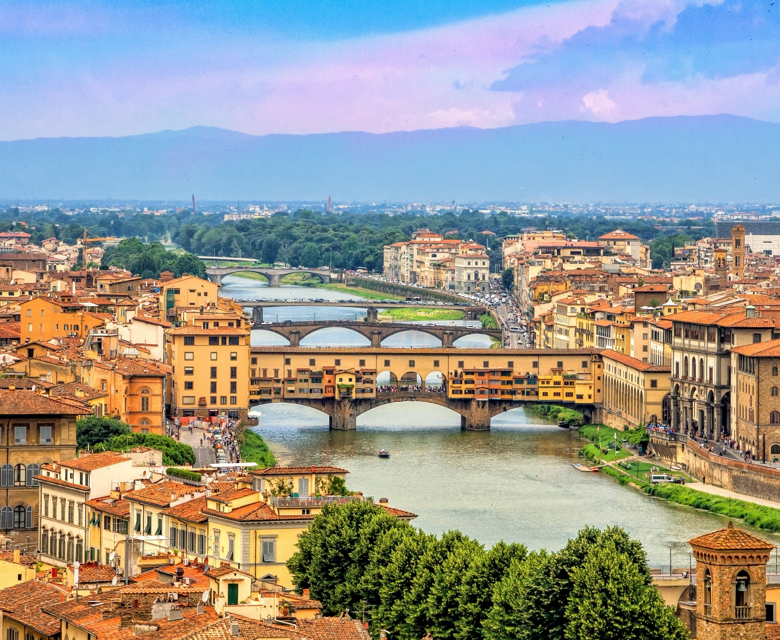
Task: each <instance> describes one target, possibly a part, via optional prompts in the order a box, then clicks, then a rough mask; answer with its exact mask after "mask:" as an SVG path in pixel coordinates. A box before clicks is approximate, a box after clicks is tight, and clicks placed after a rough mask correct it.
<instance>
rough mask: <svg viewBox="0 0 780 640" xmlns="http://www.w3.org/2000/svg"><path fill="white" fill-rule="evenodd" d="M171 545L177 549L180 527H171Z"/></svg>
mask: <svg viewBox="0 0 780 640" xmlns="http://www.w3.org/2000/svg"><path fill="white" fill-rule="evenodd" d="M170 538H171V540H170V544H171V547H172V548H174V549H175V548H176V543H177V541H178V539H179V528H178V527H173V526H172V527H171V529H170Z"/></svg>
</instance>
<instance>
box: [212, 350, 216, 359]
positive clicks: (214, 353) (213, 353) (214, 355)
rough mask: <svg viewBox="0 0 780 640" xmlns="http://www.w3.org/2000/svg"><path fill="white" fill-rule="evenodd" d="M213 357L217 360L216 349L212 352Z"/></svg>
mask: <svg viewBox="0 0 780 640" xmlns="http://www.w3.org/2000/svg"><path fill="white" fill-rule="evenodd" d="M211 359H212V360H216V359H217V352H216V351H212V352H211Z"/></svg>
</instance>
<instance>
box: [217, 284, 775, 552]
mask: <svg viewBox="0 0 780 640" xmlns="http://www.w3.org/2000/svg"><path fill="white" fill-rule="evenodd" d="M224 285H225V286H224V287H223V290H222V294H223V295H228V296H233V297H236V298H243V299H263V298H279V299H282V300H284V299H293V298H302V297H306V298H324V299H334V298H335V299H344V298H347V297H350V296H347V295H346V294H342V293H338V292H334V291H329V290H325V289H313V288H303V287H280V288H273V289H269V288H267V287H266V286H265V285H264V284H262V283H258V282H256V281H251V280H245V279H241V278H225V280H224ZM313 313H314V309H313V308H311V309H306V308H302V307H297V308H287V309H279V310H278V316H279V320H280V321H282V320H295V319H302V320H303V319H311V318H312V314H313ZM276 314H277V311H276V310H275V309H266V311H265V318H266V320H276V317H275V316H276ZM316 314H317V319H320V318H322V319H331V320H337V319H339V318H345V319H352V318H353V317H354V315H355V314H357V317H358V318H359V317H360V315H361V313H360V310H359V309H352V308H342V309H339V308H334V307H330V308H317V309H316ZM395 339H396V342H394V343H392V346H427V345H428V344H431V343H430V342H428V341H429V340H431V338H429V337H428V336H425V335H424V334H403V335H401V336H396V337H395ZM464 340H466V342H465V344H464V342H459V343H458V344H462V345H463V346H482V345H484V344H486V343H485V342H483V341H482V338H475V339H471V338H469V339H464ZM366 342H367V341H365V340H364V339H363V338H362V336H357V335H356V334H353V333H351V332H348V331H347V330H343V329H329V330H326V331H322V332H318V334H317V335H313V336H311V337H310V338H308V339H306V340H304V341H302V343H303V344H309V345H312V346H314V345H320V346H326V345H347V344H349V345H362V344H365V343H366ZM252 343H253V344H258V345H259V344H286V341H284V340H283V339H281V338H279V337H277V336H275V335H274V334H269V333H268V332H262V331H253V334H252ZM385 344H386V345H387V346H391V344H390V343H389V341H388V342H386V343H385ZM433 344H437V341H435V340H434V341H433ZM259 411H260V412H261V414H262V415H261V418H260V426H259V427H258V428H257V429H256V430H257V432H258V433H259V434H260V435H261V436H262V437H263V438H264V439H265V441H266V442H267V443H268V445H269V447H270V448H271V450H272V451H273V452H274V454H275V455H276V457H277V459H278V460H279V462H280V463H281V464H296V465H297V464H301V465H307V464H331V465H335V466H338V467H343V468H346V469H348V470H349V471H350V474H349V475H348V476H347V484H348V486H349V487H350V488H351V489H353V490H360V491H362V492H363V493H364V494H365V495H368V496H373V497H374V498H375V499H378V498H383V497H384V498H388V499H389V501H390V504H391V505H393V506H396V507H399V508H401V509H407V510H409V511H413V512H414V513H416V514H418V518H417V519H416V520H414V521H413V524H414V525H416V526H418V527H420V528H422V529H424V530H425V531H429V532H436V533H439V532H442V531H446V530H448V529H459V530H461V531H463V532H464V533H466V534H468V535H469V536H472V537H474V538H476V539H478V540H479V541H480V542H482V543H484V544H486V545H490V544H493V543H494V542H497V541H498V540H501V539H503V540H506V541H512V542H522V543H524V544H526V545H527V546H528V547H529V548H530V549H541V548H546V549H550V550H556V549H559V548H560V547H561V546H563V545H564V544H565V543H566V540H567V539H568V538H570V537H572V536H574V535H575V534H576V533H577V531H578V530H579V529H580V528H582V527H583V526H585V525H593V526H597V527H607V526H610V525H618V526H621V527H623V528H625V529H626V530H627V531H628V532H629V533H630V534H631V535H632V536H634V537H636V538H638V539H639V540H641V542H642V543H643V545H644V547H645V549H646V551H647V553H648V556H649V560H650V564H651V566H656V567H660V566H663V567H668V566H669V549H670V547H671V549H672V557H673V563H674V565H675V567H685V566H688V563H689V551H690V548H689V546H688V545H687V544H686V542H687V540H690V539H691V538H693V537H694V536H697V535H699V534H702V533H705V532H707V531H711V530H713V529H717V528H720V527H723V526H725V525H726V522H727V521H726V520H725V519H724V518H721V517H719V516H715V515H712V514H709V513H706V512H701V511H695V510H693V509H689V508H686V507H681V506H678V505H674V504H671V503H667V502H664V501H661V500H657V499H655V498H650V497H648V496H646V495H644V494H642V493H640V492H638V491H636V490H633V489H631V488H630V487H621V486H620V485H619V484H618V483H617V482H615V481H614V480H613V479H611V478H609V477H607V476H604V475H603V474H599V473H582V472H580V471H577V470H576V469H574V468H573V467H572V466H571V465H572V463H573V462H577V461H578V457H577V452H578V451H579V450H580V449H581V448H582V446H583V444H584V443H583V441H582V440H581V439H580V438H579V437H578V436H577V434H576V432H570V431H567V430H564V429H560V428H558V427H557V426H554V425H548V424H545V423H543V422H542V421H540V420H539V419H537V418H536V417H534V416H532V415H530V414H529V413H528V412H526V411H524V410H523V409H516V410H514V411H510V412H508V413H505V414H502V415H500V416H497V417H496V418H494V419H493V423H492V428H491V431H490V432H488V433H481V432H468V431H461V430H460V417H459V416H458V415H456V414H454V413H451V412H449V411H448V410H447V409H444V408H443V407H437V406H435V405H429V404H425V403H403V404H393V405H389V406H385V407H380V408H378V409H375V410H373V411H371V412H369V413H367V414H365V415H363V416H361V417H360V418H358V429H357V431H355V432H337V431H334V432H331V431H329V429H328V426H327V425H328V422H327V417H326V416H325V415H324V414H321V413H319V412H318V411H316V410H314V409H309V408H305V407H297V406H294V405H288V404H275V405H265V406H262V407H260V408H259ZM381 448H384V449H387V450H388V451H389V452H390V454H391V457H390V458H389V459H387V460H381V459H379V458H377V455H376V454H377V451H378V450H379V449H381ZM759 535H761V536H762V537H764V538H767V539H769V540H772V541H773V542H774V543H775V544H778V543H780V537H774V536H770V535H768V534H766V533H764V532H760V533H759ZM773 560H774V558H773Z"/></svg>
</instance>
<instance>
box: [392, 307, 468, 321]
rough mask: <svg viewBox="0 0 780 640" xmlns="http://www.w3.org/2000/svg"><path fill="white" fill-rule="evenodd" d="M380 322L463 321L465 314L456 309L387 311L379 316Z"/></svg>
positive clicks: (418, 308) (419, 308) (423, 308)
mask: <svg viewBox="0 0 780 640" xmlns="http://www.w3.org/2000/svg"><path fill="white" fill-rule="evenodd" d="M378 317H379V319H380V320H403V321H406V322H414V321H415V320H462V319H463V312H462V311H456V310H455V309H436V308H435V307H433V308H427V307H412V308H409V309H385V310H384V311H383V312H382V313H380V314H379V316H378Z"/></svg>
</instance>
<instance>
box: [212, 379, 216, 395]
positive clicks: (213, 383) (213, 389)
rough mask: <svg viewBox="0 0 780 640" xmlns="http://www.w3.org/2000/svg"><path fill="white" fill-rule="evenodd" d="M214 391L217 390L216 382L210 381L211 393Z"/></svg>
mask: <svg viewBox="0 0 780 640" xmlns="http://www.w3.org/2000/svg"><path fill="white" fill-rule="evenodd" d="M216 392H217V383H216V382H212V383H211V393H216Z"/></svg>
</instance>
